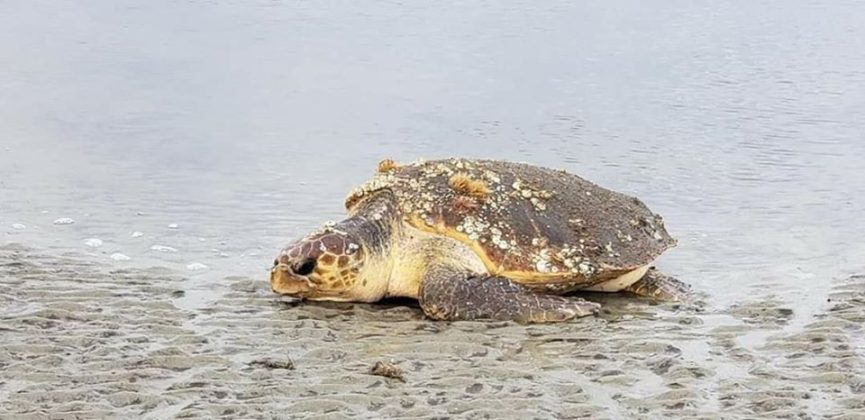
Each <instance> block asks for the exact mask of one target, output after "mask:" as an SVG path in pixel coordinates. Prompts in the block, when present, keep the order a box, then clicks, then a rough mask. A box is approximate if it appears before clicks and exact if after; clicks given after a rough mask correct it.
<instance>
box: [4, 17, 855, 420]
mask: <svg viewBox="0 0 865 420" xmlns="http://www.w3.org/2000/svg"><path fill="white" fill-rule="evenodd" d="M863 21H865V5H863V4H862V3H861V2H828V1H810V2H805V1H793V2H780V1H778V2H771V1H766V2H751V3H749V4H740V3H737V4H719V3H718V2H708V1H706V2H672V3H666V4H658V5H653V6H652V7H647V5H645V3H641V2H627V1H624V2H612V3H610V2H605V3H604V4H597V5H576V4H570V2H546V3H544V4H543V5H541V4H536V3H534V2H507V3H506V4H504V3H495V4H486V5H482V4H459V3H454V4H451V5H448V6H447V7H446V6H444V5H442V4H435V5H432V4H430V5H426V6H422V5H416V4H409V3H406V4H402V3H391V2H378V3H375V4H369V3H365V4H363V5H361V4H360V3H358V4H355V3H336V2H334V3H320V2H317V3H283V2H218V3H205V2H163V1H150V2H142V3H140V4H138V5H134V6H133V5H120V4H117V3H116V2H108V1H90V2H84V3H75V4H72V3H69V4H66V3H57V2H48V1H29V2H21V3H19V4H11V3H7V4H4V5H0V68H2V71H0V89H2V92H3V94H2V95H0V116H2V119H0V245H2V249H0V305H2V313H0V334H2V336H3V339H2V342H0V368H2V369H0V417H14V418H20V417H22V416H27V415H29V416H32V417H40V416H45V415H57V416H60V417H63V416H67V417H74V416H75V415H79V416H84V417H92V416H129V415H141V416H149V417H155V418H162V417H166V416H173V415H191V416H198V415H200V416H214V415H222V414H224V415H226V416H238V417H244V416H269V415H289V414H291V415H296V416H310V415H327V416H331V417H340V416H369V417H376V416H400V415H405V416H418V415H452V416H461V417H472V416H474V417H484V416H491V417H502V416H520V415H521V414H536V415H538V416H540V417H570V416H595V417H611V418H614V417H621V416H650V417H651V416H657V415H662V414H665V415H679V416H685V415H693V416H707V417H713V416H719V415H721V414H722V413H723V414H724V416H742V417H748V416H751V417H753V416H781V415H788V416H799V417H809V416H819V415H825V414H830V415H849V416H855V415H856V413H859V412H861V411H857V410H863V409H865V396H863V395H865V385H863V383H865V363H863V361H865V339H863V332H862V329H861V324H862V321H865V307H863V299H865V297H863V289H865V280H863V279H862V277H859V276H857V274H860V273H865V245H863V242H862V240H861V238H862V237H863V236H865V224H863V223H862V222H861V215H862V214H865V198H863V196H865V170H863V169H861V160H862V157H863V156H865V141H863V140H862V135H863V134H862V133H865V120H863V119H862V118H861V116H862V110H863V109H865V89H862V86H863V83H865V53H863V52H862V49H861V48H860V47H861V45H860V44H861V41H860V40H861V39H865V25H862V22H863ZM446 156H470V157H487V158H501V159H510V160H519V161H526V162H531V163H535V164H541V165H544V166H550V167H556V168H562V169H566V170H568V171H571V172H574V173H577V174H580V175H582V176H584V177H586V178H588V179H590V180H593V181H596V182H598V183H600V184H601V185H604V186H607V187H609V188H613V189H616V190H619V191H623V192H627V193H630V194H633V195H636V196H639V197H640V198H641V199H643V200H644V201H645V202H646V203H647V204H648V205H649V206H650V207H651V208H652V209H653V210H655V211H656V212H658V213H660V214H662V215H664V217H665V219H666V222H667V226H668V229H669V230H670V232H671V233H672V234H673V235H674V236H676V237H677V238H678V239H679V247H677V248H675V249H673V250H671V251H670V252H668V253H667V254H665V255H664V256H663V257H662V258H661V260H660V261H659V266H660V267H661V268H662V269H663V270H664V271H666V272H668V273H671V274H674V275H676V276H678V277H679V278H681V279H683V280H685V281H687V282H689V283H691V284H692V285H693V287H694V288H695V289H696V290H698V291H699V292H700V293H701V296H702V297H701V302H698V303H697V304H694V305H686V306H672V305H651V304H649V303H647V302H643V301H638V300H634V299H626V298H621V297H609V296H592V298H593V299H596V300H599V301H601V302H602V303H604V304H605V307H606V309H607V310H606V311H605V313H604V314H603V315H602V316H601V317H599V318H596V319H585V320H580V321H575V322H572V323H568V324H561V325H549V326H519V325H515V324H502V323H470V322H459V323H451V324H446V323H435V322H430V321H426V320H424V319H423V317H422V316H421V313H420V312H419V310H418V309H417V308H415V307H413V306H411V305H410V304H405V303H404V302H391V303H387V304H382V305H303V306H295V305H290V304H287V303H284V302H281V301H279V300H278V299H277V298H275V297H273V296H271V295H270V294H269V293H268V290H267V283H266V277H267V269H268V268H269V264H270V262H271V261H272V258H273V256H274V254H275V252H276V251H277V250H278V249H279V248H280V247H281V246H282V245H284V244H285V243H287V242H288V241H289V240H290V239H291V238H293V237H296V236H298V235H302V234H304V233H305V232H307V231H308V230H310V229H312V228H315V227H317V226H318V225H319V224H320V223H321V222H322V221H325V220H329V219H339V218H340V217H341V215H342V199H343V197H344V195H345V194H346V193H347V192H348V191H349V190H350V189H351V187H352V186H354V185H356V184H358V183H359V182H361V181H362V180H364V179H365V178H367V177H368V176H369V175H370V174H371V172H372V171H373V168H374V167H375V164H376V162H378V160H380V159H382V158H384V157H390V158H394V159H396V160H398V161H408V160H414V159H416V158H419V157H424V158H428V159H429V158H436V157H446ZM62 218H69V219H72V220H73V221H74V223H71V224H55V221H61V220H60V219H62ZM133 232H140V233H142V235H137V234H136V235H133ZM92 239H99V241H101V244H100V243H99V242H98V241H92ZM92 245H98V246H92ZM116 254H123V255H125V256H128V257H129V259H128V260H123V261H121V260H117V258H120V256H118V255H116ZM112 255H113V256H114V258H112ZM431 342H435V343H436V345H435V346H431V345H430V343H431ZM263 358H270V359H276V360H277V361H283V362H284V361H286V360H288V359H289V358H290V359H291V360H293V361H294V365H295V369H294V370H286V369H270V368H268V366H271V367H272V366H273V364H267V363H264V364H262V363H258V364H256V363H252V362H254V361H257V360H259V361H260V359H263ZM378 360H393V361H394V363H396V364H397V365H398V366H400V367H402V368H403V369H404V371H405V374H406V382H405V383H400V382H396V381H393V380H387V379H385V378H380V377H376V376H370V375H367V374H366V372H367V370H368V369H369V366H371V365H372V364H373V363H375V362H376V361H378ZM251 363H252V364H251Z"/></svg>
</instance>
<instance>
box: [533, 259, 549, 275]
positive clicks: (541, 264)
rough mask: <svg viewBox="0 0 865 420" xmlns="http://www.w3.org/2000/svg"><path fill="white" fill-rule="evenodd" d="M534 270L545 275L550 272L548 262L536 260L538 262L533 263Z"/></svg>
mask: <svg viewBox="0 0 865 420" xmlns="http://www.w3.org/2000/svg"><path fill="white" fill-rule="evenodd" d="M535 269H536V270H538V271H540V272H541V273H547V272H549V271H550V262H549V261H544V260H538V262H536V263H535Z"/></svg>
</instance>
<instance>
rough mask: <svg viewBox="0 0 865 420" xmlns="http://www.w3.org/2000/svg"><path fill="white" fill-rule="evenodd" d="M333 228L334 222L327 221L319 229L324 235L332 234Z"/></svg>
mask: <svg viewBox="0 0 865 420" xmlns="http://www.w3.org/2000/svg"><path fill="white" fill-rule="evenodd" d="M334 226H336V222H334V221H332V220H328V221H326V222H324V223H323V224H322V225H321V229H322V230H323V231H324V233H331V232H333V227H334Z"/></svg>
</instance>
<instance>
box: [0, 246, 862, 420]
mask: <svg viewBox="0 0 865 420" xmlns="http://www.w3.org/2000/svg"><path fill="white" fill-rule="evenodd" d="M183 281H184V278H183V276H182V275H180V274H178V273H175V272H172V271H171V270H168V269H164V268H151V269H120V268H116V267H112V266H110V265H107V264H95V263H92V262H88V260H87V259H86V257H85V256H84V255H76V254H71V253H70V254H63V255H50V254H48V253H46V252H44V251H40V250H37V249H32V248H28V247H25V246H21V245H16V244H10V245H5V246H3V247H0V305H2V307H3V308H4V310H3V312H2V318H0V332H2V337H3V340H2V342H0V418H10V419H11V418H15V419H26V418H34V419H35V418H98V417H114V418H130V417H141V418H166V417H178V418H190V417H197V418H212V417H226V418H250V417H253V418H273V417H298V418H317V417H322V418H349V417H352V418H354V417H368V418H374V417H389V418H391V417H404V418H415V417H460V418H579V417H592V418H625V417H629V418H631V417H633V418H640V417H649V418H654V417H696V418H755V417H783V418H822V417H829V418H850V419H853V418H862V416H863V414H862V413H865V354H863V349H865V338H863V337H865V334H863V331H862V325H863V321H865V276H853V277H850V278H843V279H836V280H835V282H834V288H833V290H832V292H831V294H830V297H829V301H827V302H826V303H825V305H822V307H821V308H819V309H818V310H816V311H814V313H815V314H814V315H813V316H812V317H810V318H809V319H804V320H801V321H795V322H794V320H796V309H795V308H790V307H787V306H784V305H781V304H779V303H778V300H777V299H776V298H773V297H772V296H770V295H767V296H754V298H753V300H750V301H747V302H742V303H739V304H736V305H734V306H732V307H724V308H716V307H713V306H712V305H711V304H710V303H709V302H704V301H701V299H697V301H696V302H695V303H692V304H675V305H674V304H662V305H658V304H652V303H650V302H646V301H641V300H636V299H631V298H625V297H616V296H608V295H589V296H588V297H589V298H592V299H595V300H598V301H600V302H602V303H603V304H604V305H605V310H604V312H603V313H602V314H601V315H600V316H599V317H597V318H586V319H582V320H578V321H574V322H569V323H564V324H552V325H519V324H514V323H503V322H453V323H445V322H433V321H428V320H426V319H424V318H423V316H422V314H421V312H420V310H419V309H418V308H417V307H415V306H412V305H411V303H410V302H387V303H384V304H378V305H355V304H326V305H311V304H301V305H298V304H292V303H286V302H283V301H281V300H280V299H279V298H277V297H275V296H273V295H272V294H271V293H270V292H269V290H268V289H267V283H266V282H264V281H263V280H262V279H253V278H242V277H236V278H231V277H229V278H224V279H223V280H222V281H220V282H218V284H215V285H214V288H215V289H216V290H217V291H218V293H220V294H221V296H222V297H221V298H220V299H218V300H217V301H216V302H215V304H213V305H212V306H209V307H206V308H201V309H195V310H188V309H181V308H180V307H179V306H178V305H177V304H176V302H177V300H178V299H182V297H183V294H184V292H183V288H182V287H181V283H182V282H183ZM379 361H383V362H387V363H392V364H393V365H395V366H396V367H398V368H399V369H401V370H402V373H403V377H404V382H402V381H400V380H398V379H392V378H388V377H383V376H377V375H372V374H371V373H370V369H371V368H372V367H373V366H374V365H375V364H376V363H377V362H379Z"/></svg>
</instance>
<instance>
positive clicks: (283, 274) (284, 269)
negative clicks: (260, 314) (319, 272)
mask: <svg viewBox="0 0 865 420" xmlns="http://www.w3.org/2000/svg"><path fill="white" fill-rule="evenodd" d="M270 288H271V289H272V290H273V291H274V293H278V294H280V295H290V296H296V297H303V296H304V295H306V294H307V293H309V292H310V291H312V289H313V284H312V282H311V281H309V279H307V278H306V277H305V276H299V275H297V274H294V272H293V271H292V270H291V267H289V266H288V264H281V263H280V264H276V265H275V266H273V268H272V269H271V270H270Z"/></svg>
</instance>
